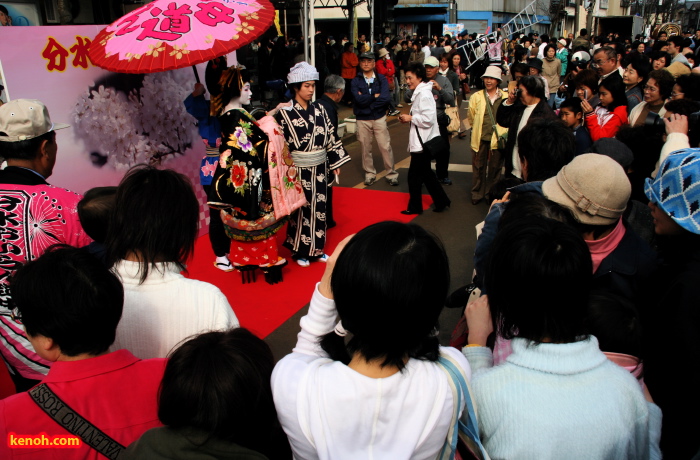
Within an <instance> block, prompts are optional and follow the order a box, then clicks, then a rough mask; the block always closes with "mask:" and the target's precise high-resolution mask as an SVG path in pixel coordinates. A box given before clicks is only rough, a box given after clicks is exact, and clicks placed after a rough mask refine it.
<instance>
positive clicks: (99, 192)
mask: <svg viewBox="0 0 700 460" xmlns="http://www.w3.org/2000/svg"><path fill="white" fill-rule="evenodd" d="M116 195H117V187H95V188H91V189H90V190H88V191H87V192H85V195H83V198H82V199H81V200H80V201H79V202H78V218H79V219H80V225H81V226H82V227H83V230H85V233H87V234H88V236H89V237H90V238H92V239H93V240H95V241H96V242H98V243H104V241H105V238H106V237H107V229H108V228H109V221H110V219H111V216H112V212H113V211H114V201H115V197H116Z"/></svg>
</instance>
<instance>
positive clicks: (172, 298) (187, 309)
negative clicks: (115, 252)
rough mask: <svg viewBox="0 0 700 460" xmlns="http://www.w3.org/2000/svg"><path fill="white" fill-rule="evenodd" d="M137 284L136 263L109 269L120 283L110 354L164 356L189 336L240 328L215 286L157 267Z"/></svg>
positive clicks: (165, 266) (174, 269) (122, 263)
mask: <svg viewBox="0 0 700 460" xmlns="http://www.w3.org/2000/svg"><path fill="white" fill-rule="evenodd" d="M157 265H158V268H159V270H154V269H151V270H149V272H148V278H146V281H144V282H143V284H139V280H140V276H139V273H138V270H139V266H140V264H139V263H138V262H130V261H126V260H122V261H120V262H118V263H117V264H116V265H115V266H114V268H113V271H114V272H115V273H116V274H117V275H118V276H119V278H120V279H121V281H122V284H123V285H124V311H123V313H122V319H121V321H119V327H117V339H116V340H115V342H114V344H113V345H112V347H111V348H110V350H111V351H114V350H119V349H121V348H126V349H127V350H129V351H130V352H132V353H133V354H134V355H135V356H137V357H139V358H141V359H148V358H165V357H166V356H167V355H168V353H169V352H170V350H171V349H172V348H173V347H174V346H175V345H177V344H178V343H180V342H181V341H182V340H183V339H186V338H188V337H190V336H192V335H195V334H199V333H201V332H207V331H214V330H225V329H231V328H236V327H238V326H239V324H238V319H237V318H236V315H235V314H234V313H233V310H232V309H231V306H230V305H229V303H228V300H227V299H226V296H225V295H224V294H222V293H221V291H220V290H219V288H217V287H216V286H214V285H213V284H209V283H205V282H203V281H197V280H193V279H188V278H185V277H184V276H182V275H181V274H180V271H179V269H178V268H177V266H176V265H175V264H157Z"/></svg>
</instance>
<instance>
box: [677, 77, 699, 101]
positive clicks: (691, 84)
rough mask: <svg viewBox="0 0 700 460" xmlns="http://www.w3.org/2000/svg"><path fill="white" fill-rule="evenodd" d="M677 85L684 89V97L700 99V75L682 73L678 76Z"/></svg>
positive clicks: (694, 99)
mask: <svg viewBox="0 0 700 460" xmlns="http://www.w3.org/2000/svg"><path fill="white" fill-rule="evenodd" d="M676 85H678V86H680V87H681V89H682V90H683V94H684V95H685V97H684V99H690V100H693V101H700V75H698V74H694V73H691V74H689V75H681V76H680V77H678V78H676Z"/></svg>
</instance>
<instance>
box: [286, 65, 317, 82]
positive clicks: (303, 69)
mask: <svg viewBox="0 0 700 460" xmlns="http://www.w3.org/2000/svg"><path fill="white" fill-rule="evenodd" d="M312 80H318V70H316V67H314V66H312V65H311V64H309V63H308V62H306V61H302V62H299V63H297V64H295V65H294V67H292V68H291V70H290V71H289V75H287V83H303V82H305V81H312Z"/></svg>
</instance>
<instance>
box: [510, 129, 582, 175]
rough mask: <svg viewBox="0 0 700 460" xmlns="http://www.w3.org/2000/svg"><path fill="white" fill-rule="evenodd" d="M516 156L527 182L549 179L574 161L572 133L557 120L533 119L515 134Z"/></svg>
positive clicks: (574, 151) (574, 149)
mask: <svg viewBox="0 0 700 460" xmlns="http://www.w3.org/2000/svg"><path fill="white" fill-rule="evenodd" d="M518 154H519V155H520V161H521V162H524V161H527V180H528V182H533V181H543V180H546V179H549V178H550V177H554V176H556V175H557V173H558V172H559V170H560V169H561V168H563V167H564V166H565V165H566V164H568V163H569V162H570V161H571V160H573V159H574V155H575V154H576V140H575V138H574V133H573V131H571V129H569V128H568V127H567V126H566V125H565V124H564V123H562V122H561V120H559V119H558V118H535V119H533V120H530V121H529V122H528V123H527V125H525V127H524V128H523V129H522V130H521V131H520V133H518Z"/></svg>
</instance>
